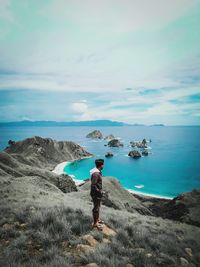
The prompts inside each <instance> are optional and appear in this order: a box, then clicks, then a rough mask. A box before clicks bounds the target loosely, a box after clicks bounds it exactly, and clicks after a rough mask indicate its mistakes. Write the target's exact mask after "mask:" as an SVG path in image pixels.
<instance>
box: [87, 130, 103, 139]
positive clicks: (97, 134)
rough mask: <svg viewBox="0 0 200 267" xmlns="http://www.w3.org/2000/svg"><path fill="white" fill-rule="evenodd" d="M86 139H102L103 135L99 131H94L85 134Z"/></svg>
mask: <svg viewBox="0 0 200 267" xmlns="http://www.w3.org/2000/svg"><path fill="white" fill-rule="evenodd" d="M86 137H87V138H92V139H103V134H102V133H101V132H100V131H99V130H95V131H93V132H91V133H89V134H87V135H86Z"/></svg>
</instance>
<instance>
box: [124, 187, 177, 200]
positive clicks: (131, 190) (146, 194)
mask: <svg viewBox="0 0 200 267" xmlns="http://www.w3.org/2000/svg"><path fill="white" fill-rule="evenodd" d="M125 189H126V190H127V191H128V192H129V193H131V194H135V195H138V196H140V197H148V198H158V199H166V200H172V199H174V198H173V197H166V196H162V195H155V194H148V193H142V192H138V191H136V190H134V189H128V188H125Z"/></svg>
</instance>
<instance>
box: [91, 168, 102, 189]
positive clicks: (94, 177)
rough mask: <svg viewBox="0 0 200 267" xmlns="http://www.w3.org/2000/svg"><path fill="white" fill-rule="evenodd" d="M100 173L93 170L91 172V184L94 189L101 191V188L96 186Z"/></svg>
mask: <svg viewBox="0 0 200 267" xmlns="http://www.w3.org/2000/svg"><path fill="white" fill-rule="evenodd" d="M100 178H101V177H100V174H99V173H98V172H95V173H93V174H92V177H91V186H92V188H93V189H94V190H95V191H101V188H99V186H98V181H99V179H100Z"/></svg>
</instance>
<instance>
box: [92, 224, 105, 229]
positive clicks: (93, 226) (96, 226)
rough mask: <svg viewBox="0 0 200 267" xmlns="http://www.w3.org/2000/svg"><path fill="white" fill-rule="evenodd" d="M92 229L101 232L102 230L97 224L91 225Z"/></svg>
mask: <svg viewBox="0 0 200 267" xmlns="http://www.w3.org/2000/svg"><path fill="white" fill-rule="evenodd" d="M92 228H95V229H97V230H99V231H102V230H103V227H102V226H101V225H99V224H93V225H92Z"/></svg>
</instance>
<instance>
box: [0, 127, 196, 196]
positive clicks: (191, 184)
mask: <svg viewBox="0 0 200 267" xmlns="http://www.w3.org/2000/svg"><path fill="white" fill-rule="evenodd" d="M95 128H96V127H7V128H1V129H0V130H1V131H0V146H1V149H3V148H4V147H5V146H6V143H7V141H8V140H9V139H13V140H16V141H17V140H21V139H24V138H27V137H31V136H34V135H39V136H42V137H51V138H53V139H56V140H71V141H75V142H77V143H78V144H80V145H81V146H84V147H85V149H87V150H88V151H89V152H91V153H93V154H94V157H93V158H89V159H84V160H81V161H77V162H74V163H72V164H70V165H68V166H66V168H65V171H66V172H67V173H68V174H71V175H75V178H76V179H79V180H84V179H86V178H89V170H90V169H91V168H93V167H94V160H95V159H96V158H104V159H105V168H104V170H103V175H105V176H114V177H116V178H117V179H118V180H119V181H120V182H121V184H122V185H123V186H124V187H125V188H128V189H133V190H135V191H138V192H141V193H147V194H155V195H161V196H166V197H174V196H177V195H178V194H179V193H182V192H187V191H191V190H192V189H194V188H200V157H199V148H200V138H199V137H200V127H195V126H193V127H192V126H191V127H183V126H179V127H178V126H177V127H143V126H140V127H98V129H99V130H101V131H102V133H103V134H104V135H107V134H111V133H112V134H114V135H115V136H117V137H120V138H121V141H122V142H123V143H124V147H123V148H121V147H120V148H108V147H105V146H104V144H106V143H107V142H106V141H93V140H90V139H87V138H85V136H86V134H87V133H89V132H90V131H92V130H94V129H95ZM143 138H146V139H151V140H152V142H151V143H149V144H148V145H149V146H150V149H149V151H150V152H151V154H150V155H149V156H146V157H142V158H140V159H132V158H129V157H128V156H127V155H128V152H129V151H130V150H131V148H130V147H129V142H130V141H132V140H142V139H143ZM108 151H111V152H112V153H113V154H114V157H113V158H105V157H104V156H105V153H106V152H108Z"/></svg>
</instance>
